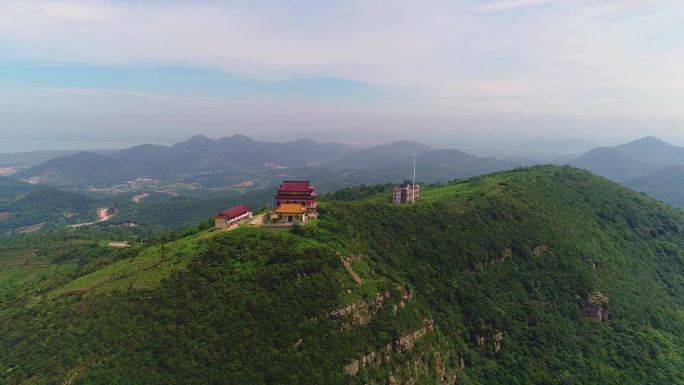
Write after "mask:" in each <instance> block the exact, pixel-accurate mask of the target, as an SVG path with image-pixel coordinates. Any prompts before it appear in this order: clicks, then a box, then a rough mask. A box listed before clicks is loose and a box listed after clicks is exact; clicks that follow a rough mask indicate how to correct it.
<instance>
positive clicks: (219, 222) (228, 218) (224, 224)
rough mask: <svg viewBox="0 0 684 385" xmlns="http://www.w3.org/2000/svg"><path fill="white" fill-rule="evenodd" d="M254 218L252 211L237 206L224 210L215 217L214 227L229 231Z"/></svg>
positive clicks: (242, 206)
mask: <svg viewBox="0 0 684 385" xmlns="http://www.w3.org/2000/svg"><path fill="white" fill-rule="evenodd" d="M250 218H252V210H250V208H249V207H247V206H245V205H237V206H235V207H231V208H229V209H228V210H223V211H221V212H220V213H218V214H217V215H216V216H215V217H214V225H215V227H216V228H218V229H228V228H231V227H233V226H236V225H238V224H240V223H242V222H244V221H245V220H248V219H250Z"/></svg>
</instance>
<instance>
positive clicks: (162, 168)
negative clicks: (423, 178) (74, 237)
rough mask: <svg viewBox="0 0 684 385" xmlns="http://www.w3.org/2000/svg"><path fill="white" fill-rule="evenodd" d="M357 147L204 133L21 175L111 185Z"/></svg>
mask: <svg viewBox="0 0 684 385" xmlns="http://www.w3.org/2000/svg"><path fill="white" fill-rule="evenodd" d="M352 152H353V149H351V148H350V147H347V146H345V145H342V144H339V143H318V142H315V141H313V140H311V139H306V138H304V139H300V140H297V141H293V142H287V143H276V142H259V141H256V140H252V139H250V138H248V137H246V136H243V135H233V136H231V137H225V138H221V139H218V140H212V139H209V138H207V137H205V136H193V137H192V138H190V139H188V140H186V141H183V142H180V143H177V144H175V145H173V146H170V147H169V146H161V145H154V144H144V145H140V146H135V147H131V148H127V149H124V150H120V151H117V152H115V153H113V154H111V155H108V156H104V155H101V154H96V153H92V152H81V153H77V154H73V155H68V156H63V157H59V158H55V159H50V160H48V161H46V162H44V163H41V164H39V165H37V166H34V167H31V168H29V169H27V170H23V171H21V172H19V173H17V174H16V176H17V177H19V178H22V179H25V180H30V181H31V182H32V183H44V184H49V185H55V186H79V185H81V186H82V185H108V184H116V183H122V182H125V181H126V180H130V179H134V178H136V177H138V176H147V177H153V178H162V177H168V176H172V175H179V174H188V173H197V172H208V171H217V170H219V171H236V170H239V169H243V170H258V169H265V168H271V167H277V166H290V167H301V166H306V165H311V164H317V163H322V162H326V161H330V160H332V159H336V158H340V157H343V156H345V155H348V154H350V153H352Z"/></svg>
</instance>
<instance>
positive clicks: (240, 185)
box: [233, 180, 254, 187]
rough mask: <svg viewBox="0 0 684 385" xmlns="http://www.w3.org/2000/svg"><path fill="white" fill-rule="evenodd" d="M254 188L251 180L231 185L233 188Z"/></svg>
mask: <svg viewBox="0 0 684 385" xmlns="http://www.w3.org/2000/svg"><path fill="white" fill-rule="evenodd" d="M252 186H254V182H252V181H251V180H246V181H244V182H240V183H236V184H234V185H233V187H252Z"/></svg>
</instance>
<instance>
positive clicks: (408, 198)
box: [392, 181, 420, 205]
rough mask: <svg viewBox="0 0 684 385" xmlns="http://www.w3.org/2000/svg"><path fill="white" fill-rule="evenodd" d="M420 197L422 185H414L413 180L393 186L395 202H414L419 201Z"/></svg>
mask: <svg viewBox="0 0 684 385" xmlns="http://www.w3.org/2000/svg"><path fill="white" fill-rule="evenodd" d="M419 197H420V186H419V185H415V186H414V185H412V184H411V182H408V181H405V182H404V183H402V184H400V185H398V186H394V187H393V188H392V203H394V204H397V205H398V204H404V203H413V202H415V201H417V200H418V198H419Z"/></svg>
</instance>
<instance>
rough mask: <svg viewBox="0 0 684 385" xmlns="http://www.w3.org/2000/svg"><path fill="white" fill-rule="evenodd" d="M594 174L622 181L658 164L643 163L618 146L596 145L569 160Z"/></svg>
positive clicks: (643, 172)
mask: <svg viewBox="0 0 684 385" xmlns="http://www.w3.org/2000/svg"><path fill="white" fill-rule="evenodd" d="M570 165H572V166H574V167H578V168H583V169H586V170H589V171H591V172H593V173H594V174H597V175H601V176H604V177H606V178H608V179H612V180H614V181H617V182H624V181H626V180H629V179H633V178H637V177H640V176H643V175H646V174H648V173H650V172H653V171H654V170H656V169H657V168H658V166H656V165H653V164H648V163H644V162H642V161H640V160H638V159H636V158H633V157H631V156H630V155H628V154H626V153H625V152H624V151H622V150H621V149H620V148H618V147H598V148H595V149H593V150H591V151H589V152H587V153H586V154H584V155H582V156H581V157H579V158H577V159H575V160H573V161H571V162H570Z"/></svg>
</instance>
